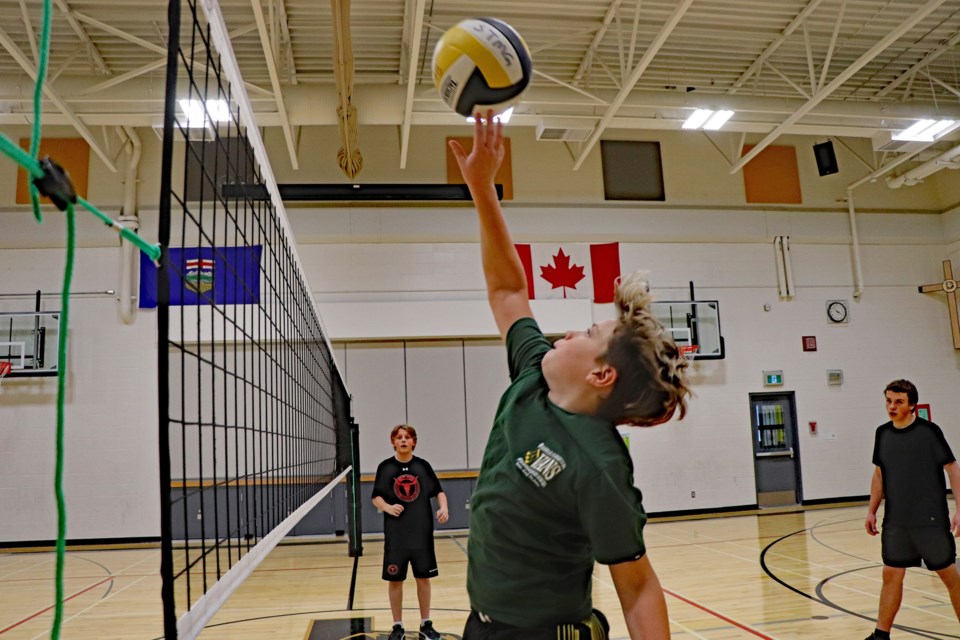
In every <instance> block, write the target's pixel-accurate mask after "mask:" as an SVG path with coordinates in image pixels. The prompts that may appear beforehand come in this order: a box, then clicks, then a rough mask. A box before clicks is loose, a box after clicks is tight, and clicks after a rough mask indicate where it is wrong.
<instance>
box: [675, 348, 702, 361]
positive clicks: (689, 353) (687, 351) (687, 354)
mask: <svg viewBox="0 0 960 640" xmlns="http://www.w3.org/2000/svg"><path fill="white" fill-rule="evenodd" d="M677 349H679V350H680V355H681V356H683V357H684V358H686V359H687V360H693V356H694V355H696V354H697V353H698V352H699V351H700V345H697V344H689V345H683V346H679V347H677Z"/></svg>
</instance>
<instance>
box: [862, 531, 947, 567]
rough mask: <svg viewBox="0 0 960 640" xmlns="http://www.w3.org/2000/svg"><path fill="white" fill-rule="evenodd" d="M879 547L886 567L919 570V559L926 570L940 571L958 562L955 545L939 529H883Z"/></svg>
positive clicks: (945, 532) (945, 533)
mask: <svg viewBox="0 0 960 640" xmlns="http://www.w3.org/2000/svg"><path fill="white" fill-rule="evenodd" d="M880 545H881V550H882V551H881V552H882V555H883V564H885V565H887V566H888V567H896V568H898V569H905V568H907V567H919V566H920V560H921V559H922V560H923V564H925V565H926V567H927V569H930V570H931V571H940V570H941V569H946V568H947V567H949V566H950V565H952V564H953V563H954V562H956V561H957V543H956V542H955V541H954V539H953V534H952V533H951V532H950V530H949V529H946V528H942V527H901V526H898V525H891V524H888V525H884V527H883V530H882V531H881V533H880Z"/></svg>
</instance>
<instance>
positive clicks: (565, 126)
mask: <svg viewBox="0 0 960 640" xmlns="http://www.w3.org/2000/svg"><path fill="white" fill-rule="evenodd" d="M593 126H594V125H593V122H591V121H589V120H582V119H580V118H541V119H540V122H538V123H537V140H543V141H545V142H546V141H554V142H583V141H584V140H586V139H587V138H589V137H590V133H591V132H592V131H593Z"/></svg>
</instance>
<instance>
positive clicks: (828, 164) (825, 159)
mask: <svg viewBox="0 0 960 640" xmlns="http://www.w3.org/2000/svg"><path fill="white" fill-rule="evenodd" d="M813 157H814V158H816V160H817V171H819V172H820V175H821V176H829V175H831V174H834V173H837V172H838V171H840V168H839V167H838V166H837V154H835V153H834V152H833V142H831V141H830V140H827V141H826V142H821V143H819V144H815V145H813Z"/></svg>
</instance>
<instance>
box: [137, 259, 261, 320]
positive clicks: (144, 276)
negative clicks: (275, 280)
mask: <svg viewBox="0 0 960 640" xmlns="http://www.w3.org/2000/svg"><path fill="white" fill-rule="evenodd" d="M262 252H263V247H261V246H260V245H255V246H252V247H199V248H188V249H168V250H167V262H168V264H169V265H170V266H169V274H170V304H171V305H203V304H256V303H258V302H260V254H261V253H262ZM158 271H159V270H158V269H157V267H156V266H155V265H154V264H153V262H152V261H151V260H150V258H148V257H147V256H145V255H144V254H143V253H141V254H140V308H141V309H153V308H155V307H156V306H157V275H158Z"/></svg>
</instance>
